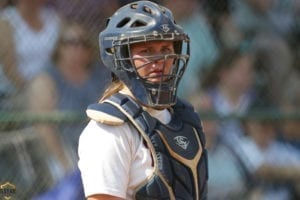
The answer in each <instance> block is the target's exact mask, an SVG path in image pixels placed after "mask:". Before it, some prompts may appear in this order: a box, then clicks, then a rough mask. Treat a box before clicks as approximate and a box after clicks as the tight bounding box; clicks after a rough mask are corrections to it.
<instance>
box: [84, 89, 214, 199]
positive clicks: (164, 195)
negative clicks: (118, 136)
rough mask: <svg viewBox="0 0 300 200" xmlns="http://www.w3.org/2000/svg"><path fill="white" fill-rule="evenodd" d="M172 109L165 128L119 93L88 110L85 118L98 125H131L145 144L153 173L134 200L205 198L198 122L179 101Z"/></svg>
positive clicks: (204, 155) (203, 153)
mask: <svg viewBox="0 0 300 200" xmlns="http://www.w3.org/2000/svg"><path fill="white" fill-rule="evenodd" d="M172 109H173V111H172V119H171V121H170V123H169V124H167V125H164V124H162V123H161V122H159V121H158V120H157V119H155V118H153V117H152V116H151V115H150V114H149V113H148V112H146V111H144V110H143V108H142V107H141V106H140V105H138V104H137V103H136V102H135V101H134V100H133V99H131V98H130V97H128V96H126V95H123V94H120V93H118V94H115V95H113V96H111V97H110V98H108V99H107V100H105V101H104V102H102V103H98V104H92V105H90V106H89V107H88V109H87V115H88V116H89V117H90V118H92V119H94V120H96V121H98V122H101V123H106V124H111V125H118V124H121V123H124V122H130V123H131V124H132V125H133V126H134V127H135V128H136V129H137V130H138V132H139V133H140V134H141V135H142V137H143V139H144V141H145V142H146V145H147V147H148V148H149V150H150V152H151V155H152V159H153V165H154V173H153V174H152V176H151V177H149V178H148V180H147V182H145V183H142V184H141V185H140V186H139V187H138V188H136V191H135V194H134V197H135V199H138V200H139V199H142V200H154V199H165V200H169V199H172V200H175V199H176V200H183V199H184V200H199V199H206V194H207V179H208V169H207V152H206V149H205V148H204V147H205V138H204V134H203V130H202V127H201V124H200V119H199V117H198V115H197V114H196V113H195V112H194V110H193V108H192V106H191V105H190V104H188V103H185V102H183V101H181V100H180V99H178V100H177V103H176V105H175V106H173V107H172Z"/></svg>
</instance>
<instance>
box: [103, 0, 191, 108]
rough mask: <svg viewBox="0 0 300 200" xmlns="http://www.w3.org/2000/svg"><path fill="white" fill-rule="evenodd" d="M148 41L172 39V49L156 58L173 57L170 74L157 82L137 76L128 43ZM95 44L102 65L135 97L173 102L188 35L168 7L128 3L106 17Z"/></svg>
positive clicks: (145, 101) (157, 103)
mask: <svg viewBox="0 0 300 200" xmlns="http://www.w3.org/2000/svg"><path fill="white" fill-rule="evenodd" d="M148 41H172V42H173V43H174V50H175V53H172V54H169V55H162V56H160V58H156V60H158V59H160V60H161V59H168V58H169V59H170V58H172V59H173V60H174V62H173V67H172V70H171V72H170V74H168V77H167V78H165V79H164V81H160V82H159V83H152V82H151V81H149V79H147V78H145V77H141V76H139V74H138V73H137V71H136V68H135V67H134V63H133V58H132V56H131V52H130V45H132V44H134V43H140V42H148ZM99 44H100V54H101V59H102V61H103V63H104V64H105V66H106V67H107V68H108V69H109V70H111V71H112V73H113V74H114V75H116V76H117V77H118V78H119V79H120V80H121V81H123V82H124V83H125V84H126V86H127V87H128V88H129V89H130V91H131V92H132V93H133V95H134V96H135V97H136V98H137V100H138V101H140V102H141V103H142V104H144V105H146V106H150V107H166V106H170V105H173V104H175V103H176V92H177V87H178V83H179V81H180V79H181V77H182V75H183V73H184V71H185V68H186V65H187V62H188V59H189V38H188V36H187V34H185V33H184V31H183V30H182V28H181V27H180V26H179V25H177V24H176V23H175V21H174V18H173V14H172V12H171V11H170V10H169V9H167V8H165V7H162V6H160V5H158V4H156V3H153V2H150V1H137V2H133V3H129V4H127V5H125V6H123V7H121V8H120V9H119V10H117V11H116V13H115V14H114V15H113V16H111V17H110V18H109V19H108V21H107V25H106V28H105V30H104V31H102V32H101V33H100V35H99ZM182 51H185V53H184V54H183V53H182ZM156 57H157V55H156ZM152 59H153V60H155V58H152Z"/></svg>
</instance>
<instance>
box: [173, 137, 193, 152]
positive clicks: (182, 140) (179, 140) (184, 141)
mask: <svg viewBox="0 0 300 200" xmlns="http://www.w3.org/2000/svg"><path fill="white" fill-rule="evenodd" d="M174 140H175V142H176V144H177V145H178V146H180V147H181V148H183V149H184V150H186V149H187V148H188V146H189V144H190V141H189V140H188V138H187V137H184V136H177V137H174Z"/></svg>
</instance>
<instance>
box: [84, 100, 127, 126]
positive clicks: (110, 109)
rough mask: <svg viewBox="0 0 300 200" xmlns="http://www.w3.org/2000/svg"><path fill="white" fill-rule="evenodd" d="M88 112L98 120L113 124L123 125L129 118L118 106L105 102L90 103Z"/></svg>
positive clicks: (92, 117) (89, 115)
mask: <svg viewBox="0 0 300 200" xmlns="http://www.w3.org/2000/svg"><path fill="white" fill-rule="evenodd" d="M86 114H87V116H88V117H89V118H91V119H93V120H95V121H97V122H100V123H103V124H108V125H113V126H117V125H121V124H123V123H124V122H125V120H126V119H127V117H126V116H125V115H124V114H123V113H122V112H121V111H120V110H119V109H118V108H116V107H115V106H113V105H111V104H109V103H105V102H104V103H95V104H91V105H89V106H88V108H87V110H86Z"/></svg>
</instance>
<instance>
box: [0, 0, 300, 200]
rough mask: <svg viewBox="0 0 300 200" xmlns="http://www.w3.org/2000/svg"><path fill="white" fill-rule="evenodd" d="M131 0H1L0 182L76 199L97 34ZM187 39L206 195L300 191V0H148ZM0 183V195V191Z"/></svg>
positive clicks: (39, 195) (103, 74)
mask: <svg viewBox="0 0 300 200" xmlns="http://www.w3.org/2000/svg"><path fill="white" fill-rule="evenodd" d="M128 2H131V1H129V0H1V1H0V185H2V184H4V183H6V182H9V183H11V184H13V185H15V186H16V192H15V193H14V194H13V196H12V197H13V198H15V199H63V200H67V199H83V193H82V186H81V181H80V178H79V172H78V169H77V159H78V158H77V142H78V137H79V134H80V132H81V131H82V129H83V127H84V126H85V124H86V123H87V121H88V119H87V118H86V116H85V109H86V107H87V105H89V104H90V103H94V102H97V101H98V99H99V97H100V96H101V93H102V92H103V90H104V89H105V87H106V85H107V84H108V83H109V81H110V73H109V72H108V71H107V70H106V68H105V67H104V66H103V64H102V63H101V60H100V57H99V47H98V34H99V32H100V31H101V30H102V29H103V28H104V27H105V23H106V19H107V17H109V16H110V15H111V14H112V13H114V11H115V10H116V9H117V8H119V7H120V6H122V5H124V4H126V3H128ZM155 2H158V3H161V4H162V5H165V6H166V7H168V8H170V9H171V10H172V11H173V13H174V16H175V20H176V22H177V23H178V24H179V25H181V26H182V27H183V28H184V30H185V31H186V32H187V33H188V35H189V37H190V39H191V57H190V61H189V65H188V68H187V69H186V72H185V74H184V77H183V80H182V82H181V86H180V88H179V90H178V95H179V96H180V97H181V98H184V99H187V100H189V101H190V102H192V104H193V105H194V106H195V108H196V109H197V111H199V113H200V116H201V118H202V120H203V127H204V131H205V134H206V137H207V147H208V155H209V157H208V158H209V165H208V168H209V184H208V196H209V198H208V199H212V200H218V199H222V200H223V199H229V200H231V199H233V200H234V199H238V200H239V199H254V200H256V199H257V200H260V199H261V200H265V199H270V200H277V199H278V200H290V199H291V200H293V199H300V145H299V142H300V63H299V61H300V1H299V0H188V1H185V0H156V1H155ZM4 195H5V194H4V193H0V199H1V198H2V197H3V196H4Z"/></svg>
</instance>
